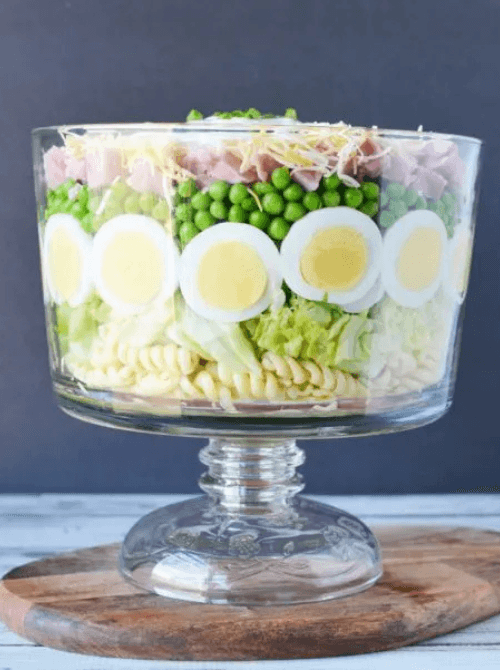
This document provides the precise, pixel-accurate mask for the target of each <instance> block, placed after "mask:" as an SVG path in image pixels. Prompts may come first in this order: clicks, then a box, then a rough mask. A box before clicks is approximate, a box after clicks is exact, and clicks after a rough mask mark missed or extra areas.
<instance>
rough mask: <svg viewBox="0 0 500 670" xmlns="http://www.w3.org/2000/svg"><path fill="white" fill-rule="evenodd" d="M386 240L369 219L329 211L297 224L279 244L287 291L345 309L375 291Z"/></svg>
mask: <svg viewBox="0 0 500 670" xmlns="http://www.w3.org/2000/svg"><path fill="white" fill-rule="evenodd" d="M381 251H382V237H381V234H380V231H379V229H378V228H377V226H376V225H375V223H374V222H373V221H372V219H370V217H369V216H366V214H363V213H362V212H358V211H357V210H355V209H352V208H351V207H327V208H325V209H318V210H316V211H314V212H310V213H309V214H306V215H305V216H304V217H303V218H302V219H299V220H298V221H296V222H295V223H294V224H293V226H292V228H291V230H290V232H289V233H288V235H287V236H286V237H285V239H284V240H283V242H282V244H281V257H282V267H283V275H284V278H285V281H286V283H287V284H288V286H289V287H290V288H291V289H292V290H293V291H295V293H297V294H298V295H300V296H302V297H304V298H309V299H310V300H323V299H324V296H325V294H327V296H328V302H331V303H337V304H338V305H347V304H349V303H352V302H354V301H356V300H359V299H360V298H362V297H363V296H365V295H366V294H367V292H368V291H369V290H370V289H371V288H372V286H373V284H374V283H375V280H376V279H377V277H378V275H379V273H380V258H381Z"/></svg>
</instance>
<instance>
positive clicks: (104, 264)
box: [93, 214, 179, 314]
mask: <svg viewBox="0 0 500 670" xmlns="http://www.w3.org/2000/svg"><path fill="white" fill-rule="evenodd" d="M178 260H179V252H178V250H177V247H176V246H175V244H174V242H173V240H172V239H171V238H170V237H169V236H168V235H167V233H166V232H165V230H164V228H163V227H162V226H161V225H160V224H159V223H158V221H156V220H155V219H152V218H150V217H149V216H142V215H140V214H121V215H120V216H115V217H114V218H113V219H110V220H109V221H107V222H106V223H105V224H104V225H103V226H102V227H101V228H100V229H99V231H98V232H97V234H96V236H95V237H94V252H93V272H94V281H95V284H96V286H97V289H98V291H99V293H100V294H101V297H102V298H103V300H104V301H105V302H107V303H108V304H109V305H110V306H111V307H113V308H114V309H115V310H116V311H117V312H118V313H121V314H133V313H135V312H139V311H141V310H142V309H144V308H145V307H146V306H147V305H149V304H151V302H152V301H153V300H156V299H162V298H168V297H169V296H171V295H172V294H173V292H174V291H175V289H176V287H177V281H178V279H177V277H178V272H177V266H178Z"/></svg>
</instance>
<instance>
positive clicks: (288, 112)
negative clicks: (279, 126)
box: [285, 107, 297, 119]
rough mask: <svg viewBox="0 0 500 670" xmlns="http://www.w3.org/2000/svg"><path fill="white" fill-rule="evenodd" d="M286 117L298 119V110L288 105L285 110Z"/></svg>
mask: <svg viewBox="0 0 500 670" xmlns="http://www.w3.org/2000/svg"><path fill="white" fill-rule="evenodd" d="M285 118H287V119H297V110H296V109H294V108H293V107H287V109H286V111H285Z"/></svg>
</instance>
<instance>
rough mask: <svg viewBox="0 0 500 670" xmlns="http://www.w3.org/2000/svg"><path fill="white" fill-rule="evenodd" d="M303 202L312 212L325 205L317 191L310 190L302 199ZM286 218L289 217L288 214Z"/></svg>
mask: <svg viewBox="0 0 500 670" xmlns="http://www.w3.org/2000/svg"><path fill="white" fill-rule="evenodd" d="M302 204H303V205H304V207H305V208H306V209H308V210H309V211H310V212H312V211H313V210H315V209H320V208H321V207H323V203H322V201H321V198H320V197H319V195H318V194H317V193H316V192H315V191H310V192H309V193H306V194H305V196H304V198H303V200H302ZM285 218H287V216H286V214H285Z"/></svg>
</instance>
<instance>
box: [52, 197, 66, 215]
mask: <svg viewBox="0 0 500 670" xmlns="http://www.w3.org/2000/svg"><path fill="white" fill-rule="evenodd" d="M65 204H66V200H63V199H62V198H61V197H59V196H57V197H56V198H54V199H53V200H52V203H51V208H52V209H53V210H54V211H56V212H58V211H60V210H61V208H62V207H64V205H65Z"/></svg>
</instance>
